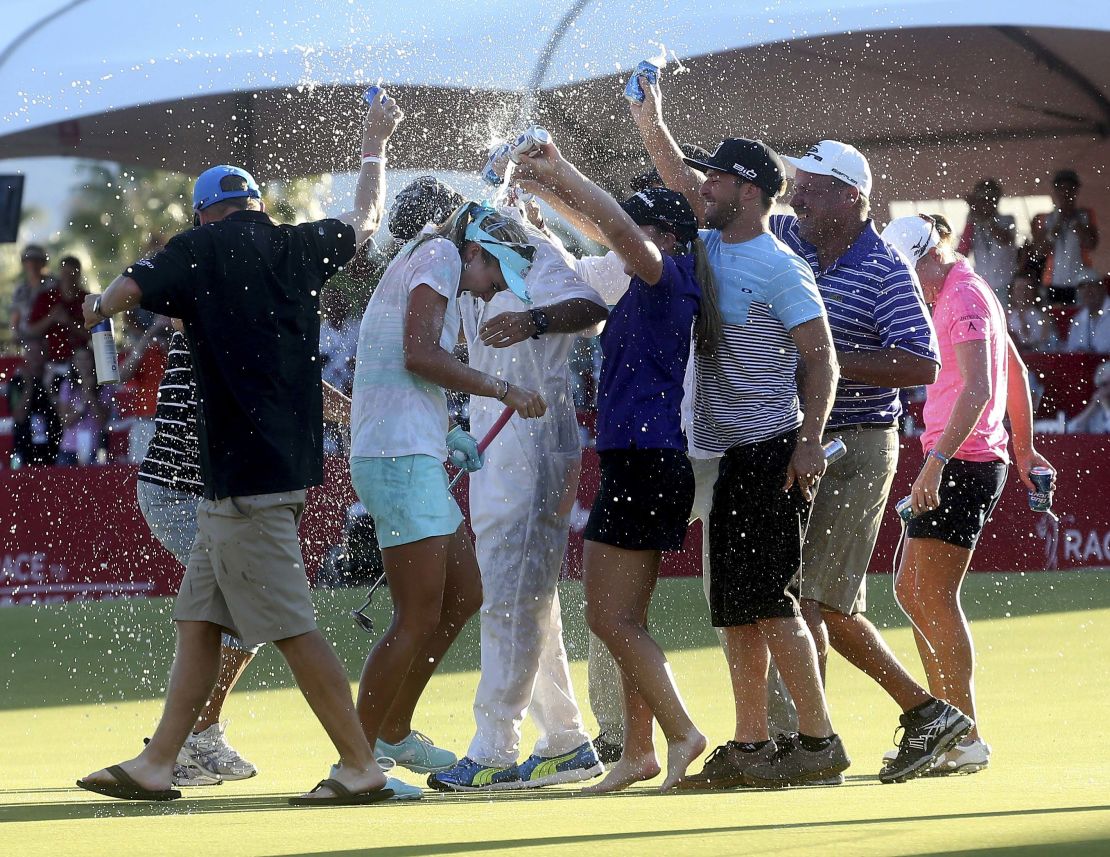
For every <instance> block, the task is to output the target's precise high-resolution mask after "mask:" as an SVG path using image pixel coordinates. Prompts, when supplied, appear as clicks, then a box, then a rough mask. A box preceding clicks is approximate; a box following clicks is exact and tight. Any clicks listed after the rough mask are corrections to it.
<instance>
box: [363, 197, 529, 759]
mask: <svg viewBox="0 0 1110 857" xmlns="http://www.w3.org/2000/svg"><path fill="white" fill-rule="evenodd" d="M534 252H535V248H534V247H533V246H532V245H531V244H530V243H529V241H528V236H527V233H525V231H524V229H523V228H522V227H521V226H520V224H519V223H517V222H515V221H513V220H512V219H511V218H507V217H505V216H504V215H501V214H499V213H498V212H496V211H495V210H494V209H491V208H487V207H485V206H481V205H479V204H477V203H473V202H471V203H466V204H464V205H462V206H461V207H459V208H458V209H457V210H456V211H455V213H454V214H453V215H452V216H451V218H450V219H449V220H448V221H447V222H446V223H444V224H443V225H442V226H440V227H438V228H429V229H426V230H425V231H424V232H423V233H421V234H420V235H418V236H417V237H416V238H415V239H414V240H413V241H412V242H411V243H410V244H409V245H408V246H407V247H406V248H404V249H403V250H401V252H400V253H398V254H397V256H396V258H395V259H394V260H393V261H392V263H390V265H389V267H388V268H387V269H386V271H385V273H384V274H383V275H382V278H381V281H380V282H379V284H378V287H377V289H376V290H375V291H374V296H373V298H371V300H370V303H369V305H368V306H367V307H366V313H365V315H364V316H363V319H362V325H361V327H360V329H359V337H358V353H357V359H356V367H355V383H354V392H353V394H352V397H351V399H352V414H351V479H352V482H353V483H354V487H355V491H356V492H357V493H358V496H359V499H360V500H361V501H362V502H363V504H364V505H365V506H366V509H367V511H368V512H369V513H370V515H371V516H372V517H373V518H374V522H375V525H376V528H377V536H378V544H379V546H380V547H381V551H382V562H383V564H384V566H385V574H386V579H387V581H388V583H389V589H390V593H391V594H392V597H393V622H392V624H391V625H390V627H389V629H388V630H387V631H386V633H385V634H384V635H383V636H382V637H381V639H380V640H378V642H377V644H376V645H375V646H374V648H373V649H372V650H371V651H370V654H369V656H368V657H367V659H366V665H365V666H364V668H363V672H362V680H361V682H360V685H359V693H358V702H357V708H358V714H359V718H360V720H361V721H362V727H363V729H364V731H365V732H366V736H367V738H368V739H369V740H370V741H371V742H372V743H374V742H376V744H375V751H376V755H378V756H388V757H390V758H392V759H394V760H395V761H396V762H397V763H398V764H401V765H404V766H405V767H408V768H409V769H410V770H414V771H417V772H419V773H431V772H433V771H438V770H443V769H444V768H447V767H450V766H451V765H453V764H454V763H455V761H456V758H455V755H454V754H453V753H451V752H449V751H446V750H441V749H439V748H437V747H434V746H433V745H432V744H431V742H430V741H429V740H428V739H427V738H425V737H424V736H422V735H421V734H420V733H417V732H413V731H412V725H411V723H410V722H409V721H410V719H411V715H412V711H413V709H414V707H415V705H416V702H417V700H418V699H419V697H420V694H421V693H422V692H423V690H424V687H425V686H426V684H427V682H428V680H429V679H430V678H431V676H432V673H433V672H434V670H435V668H436V666H438V664H439V663H440V661H441V660H442V658H443V655H444V653H445V652H446V651H447V649H448V648H449V647H450V645H451V643H452V642H453V641H454V639H455V637H456V636H457V635H458V633H459V631H460V630H462V627H463V625H464V624H465V623H466V621H467V620H468V619H469V618H470V617H471V616H473V615H474V613H476V612H477V611H478V608H479V607H480V606H481V602H482V585H481V579H480V577H479V574H478V564H477V561H476V560H475V558H474V546H473V545H472V544H471V542H470V538H469V536H468V535H467V533H466V530H465V527H464V526H463V516H462V513H461V512H460V511H459V507H458V504H457V503H456V502H455V500H454V498H453V497H452V496H451V494H450V491H449V490H448V485H447V474H446V471H445V470H444V468H443V461H444V459H446V458H447V454H448V449H449V448H450V449H451V450H452V451H456V450H457V451H459V452H461V453H462V454H463V456H465V459H466V463H465V467H466V468H467V469H468V470H477V469H479V468H480V467H481V466H482V462H481V458H480V456H479V454H478V450H477V444H476V442H475V440H474V438H473V437H471V436H470V435H469V434H468V433H466V432H465V431H463V429H462V428H460V427H458V426H455V427H454V428H451V429H450V432H448V428H449V425H448V417H447V403H446V398H445V395H444V389H451V390H459V391H461V392H465V393H470V394H471V395H472V396H487V397H491V398H495V399H498V400H499V401H501V402H504V403H505V405H507V406H509V407H511V408H513V410H514V411H516V413H517V414H518V415H519V416H521V417H524V418H531V417H540V416H543V414H544V412H545V410H546V409H547V406H546V404H545V403H544V400H543V399H542V398H541V397H540V395H539V394H538V393H535V392H532V391H530V390H525V389H522V388H520V387H516V386H514V385H512V384H509V383H507V382H506V381H503V380H500V379H498V378H494V377H492V376H490V375H486V374H485V373H483V372H478V371H476V370H474V369H471V368H470V367H469V366H467V365H465V364H463V363H461V362H459V361H458V360H457V359H456V358H455V357H454V356H453V354H452V350H453V349H454V347H455V345H456V344H457V343H458V341H459V306H458V298H459V295H460V294H461V293H462V292H470V294H472V295H473V296H475V297H478V298H481V299H482V300H485V301H489V300H490V299H492V298H493V296H494V295H495V294H497V293H498V292H501V291H504V290H505V289H509V290H511V291H512V292H513V293H514V294H516V295H517V296H518V297H519V298H521V300H523V301H528V294H527V291H526V289H525V286H524V276H525V275H526V274H527V272H528V269H529V267H530V266H531V260H532V256H533V254H534Z"/></svg>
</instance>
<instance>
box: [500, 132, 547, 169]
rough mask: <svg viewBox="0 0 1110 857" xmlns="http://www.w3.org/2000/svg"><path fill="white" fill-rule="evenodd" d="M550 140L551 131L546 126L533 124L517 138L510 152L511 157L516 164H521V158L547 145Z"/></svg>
mask: <svg viewBox="0 0 1110 857" xmlns="http://www.w3.org/2000/svg"><path fill="white" fill-rule="evenodd" d="M550 142H551V133H550V132H549V131H548V130H547V129H546V128H541V127H540V126H539V125H532V126H531V127H530V128H528V129H527V130H526V131H524V133H522V134H521V135H520V136H518V137H517V138H516V141H515V142H514V143H513V146H512V149H511V150H510V152H509V159H510V160H511V161H512V162H513V163H514V164H519V163H520V159H521V158H523V157H524V156H525V155H527V154H528V153H529V152H531V151H533V150H535V149H538V148H539V147H540V146H545V145H547V144H548V143H550Z"/></svg>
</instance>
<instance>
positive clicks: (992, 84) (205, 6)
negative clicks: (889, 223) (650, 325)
mask: <svg viewBox="0 0 1110 857" xmlns="http://www.w3.org/2000/svg"><path fill="white" fill-rule="evenodd" d="M34 8H35V9H36V10H37V14H36V15H35V16H32V17H31V18H29V19H28V21H27V22H26V26H25V27H24V28H23V29H22V30H12V31H10V32H11V35H10V41H9V42H8V43H7V44H6V45H4V44H3V43H0V158H6V157H20V156H29V155H58V154H69V155H74V156H80V157H89V158H103V159H111V160H116V161H120V162H123V163H132V164H143V165H149V166H162V167H167V168H174V169H183V170H187V171H196V170H199V169H201V168H203V167H205V166H207V165H209V164H211V163H213V162H217V161H237V162H241V163H244V164H247V165H248V166H250V167H252V168H253V169H254V170H255V171H256V172H257V173H258V174H259V175H260V176H261V177H278V176H282V175H303V174H311V173H315V172H323V171H330V170H339V169H351V168H353V166H354V165H355V163H356V157H355V156H356V154H357V145H358V144H357V140H358V126H359V121H360V115H361V106H360V104H359V101H358V97H357V95H358V91H359V89H360V88H361V87H362V85H364V84H365V83H367V82H373V81H376V80H377V79H379V78H381V79H382V80H383V81H384V83H385V85H386V86H387V87H389V88H390V89H391V90H392V91H393V92H394V93H395V94H396V95H397V97H398V99H399V100H400V101H401V102H402V104H403V106H404V107H405V110H406V113H407V114H408V120H407V121H406V122H405V123H404V125H403V126H402V130H401V132H400V133H399V135H398V138H397V140H396V145H395V146H394V147H393V151H392V153H391V154H392V164H393V165H394V166H409V167H425V168H433V169H434V168H442V169H446V168H456V169H457V168H465V169H473V168H476V167H477V166H478V165H479V161H480V159H481V157H482V150H483V149H484V147H485V146H486V145H487V143H488V142H489V140H490V138H491V136H492V135H493V134H495V133H500V132H504V131H506V130H508V128H509V126H511V125H513V124H515V123H517V122H518V121H519V120H520V118H521V115H522V113H523V112H528V114H529V115H530V116H531V117H533V118H535V119H536V120H537V121H540V122H543V123H544V124H546V125H548V127H550V128H551V129H552V130H553V132H554V133H555V135H556V139H557V140H558V141H560V142H561V144H562V145H563V148H564V149H566V150H567V151H568V152H569V153H570V154H571V155H572V156H573V157H575V158H576V159H577V160H578V161H579V162H581V163H582V165H583V166H584V167H585V168H586V169H587V170H590V171H592V172H593V173H594V174H595V175H597V176H599V177H601V178H603V179H608V180H610V181H612V182H613V183H614V184H616V183H618V182H619V180H621V179H623V178H625V177H627V175H628V174H629V173H631V172H633V171H635V170H636V169H638V168H639V165H640V162H641V160H642V157H643V153H642V150H641V149H640V147H639V145H638V141H637V140H636V137H635V134H634V133H633V130H632V126H631V123H630V122H629V119H628V111H627V109H626V107H625V105H624V102H623V99H622V98H621V86H622V84H623V78H624V77H625V76H626V75H627V73H628V70H629V69H631V68H632V66H634V65H635V63H636V62H637V61H638V60H640V59H642V58H643V57H644V56H645V55H646V54H648V53H650V52H654V48H653V46H652V45H651V44H650V42H653V41H654V42H664V43H666V45H667V47H668V48H669V49H672V50H673V51H675V52H676V53H677V55H678V56H679V57H681V58H682V60H683V63H684V64H685V66H686V67H687V69H688V71H686V72H685V73H683V74H680V75H677V76H675V77H674V78H673V79H671V78H668V79H667V80H666V81H665V86H666V98H667V104H666V108H667V115H668V119H669V121H670V124H671V125H672V128H673V129H674V130H675V132H676V135H677V136H678V137H679V138H680V139H683V140H689V141H691V142H700V143H702V144H703V145H706V146H709V147H712V146H713V145H714V144H715V142H716V141H717V140H718V139H720V138H721V137H722V136H727V135H748V136H756V135H758V136H761V137H763V138H764V139H766V140H767V141H768V142H770V143H772V145H774V146H776V147H777V148H780V149H782V150H783V151H785V152H793V151H797V150H799V149H802V148H805V147H806V146H808V145H809V143H811V142H812V141H814V140H816V139H821V138H823V137H835V138H839V139H844V140H849V141H852V142H855V143H856V144H857V145H860V146H861V148H863V149H864V150H865V151H866V152H867V153H868V155H869V156H870V157H871V159H872V163H873V167H874V168H875V172H876V174H877V176H879V180H878V182H877V191H878V194H879V195H880V196H881V197H885V198H935V197H938V196H943V195H953V194H959V193H963V192H964V191H966V189H967V187H968V185H969V184H970V183H971V182H972V181H974V179H976V178H978V177H979V176H981V175H987V174H991V175H998V176H1000V177H1001V178H1002V179H1003V181H1004V183H1005V184H1006V187H1007V190H1008V191H1009V192H1012V193H1033V192H1037V191H1038V189H1041V188H1043V182H1044V180H1045V179H1046V178H1047V177H1048V176H1049V175H1050V173H1051V171H1052V170H1053V169H1054V168H1055V167H1058V166H1064V165H1069V166H1075V167H1076V168H1078V169H1079V170H1080V172H1081V174H1082V175H1083V177H1084V179H1085V182H1086V187H1085V194H1086V196H1087V199H1088V200H1090V199H1092V198H1094V199H1097V200H1100V201H1110V172H1108V170H1107V168H1108V167H1110V144H1108V136H1107V135H1108V134H1110V3H1106V2H1104V0H1099V2H1070V3H1057V4H1047V3H1044V2H1028V0H1015V1H1014V2H996V0H985V2H982V1H981V2H977V3H974V4H973V3H968V2H966V0H963V2H956V0H891V2H887V3H876V2H863V0H823V2H814V0H793V2H763V3H760V4H742V5H741V4H737V3H735V1H734V0H732V2H727V0H724V2H722V0H672V2H659V3H654V4H631V3H629V2H627V0H622V2H616V0H577V2H572V0H540V2H536V3H528V4H521V3H518V2H514V3H510V2H506V0H487V2H482V3H474V2H448V0H425V2H423V3H421V4H419V6H416V7H414V6H413V5H412V4H407V3H404V4H402V3H394V4H382V3H372V4H371V3H363V2H347V0H315V2H313V3H311V4H309V3H303V2H296V0H269V1H268V2H253V1H251V2H248V0H237V2H235V3H227V2H226V0H225V2H220V3H217V2H213V0H193V2H190V3H188V4H171V3H149V2H146V3H139V2H136V0H111V2H108V0H76V2H68V3H57V2H54V3H53V7H52V5H51V4H50V3H49V2H48V3H46V4H45V5H44V4H42V3H38V4H35V6H34ZM1107 208H1110V206H1108V207H1107ZM1108 243H1110V242H1108Z"/></svg>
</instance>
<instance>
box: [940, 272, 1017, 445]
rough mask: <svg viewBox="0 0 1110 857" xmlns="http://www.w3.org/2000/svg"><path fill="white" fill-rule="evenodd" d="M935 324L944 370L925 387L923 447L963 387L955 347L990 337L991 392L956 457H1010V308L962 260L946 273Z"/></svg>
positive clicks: (945, 422) (944, 423)
mask: <svg viewBox="0 0 1110 857" xmlns="http://www.w3.org/2000/svg"><path fill="white" fill-rule="evenodd" d="M933 326H934V327H935V328H936V331H937V342H938V344H939V345H940V374H939V375H938V376H937V380H936V383H934V384H932V385H931V386H929V387H926V391H927V393H928V398H927V399H926V400H925V412H924V417H925V433H924V434H922V435H921V446H922V448H923V449H924V450H925V452H926V453H927V452H928V451H929V450H930V449H932V448H933V446H935V445H936V442H937V440H938V439H939V438H940V436H941V434H942V433H943V432H944V429H945V427H946V426H947V425H948V419H949V417H950V416H951V415H952V408H953V407H954V406H955V404H956V398H957V397H958V396H959V394H960V391H961V390H963V388H964V383H963V378H961V377H960V367H959V365H958V364H957V362H956V346H957V345H959V344H960V343H961V342H972V341H974V340H986V342H987V352H988V353H989V355H990V370H989V371H990V374H991V382H992V383H991V389H992V390H993V395H992V396H991V400H990V402H989V403H988V404H987V407H986V410H984V411H983V415H982V416H981V417H980V418H979V424H978V425H976V426H975V429H974V430H973V431H972V432H971V434H970V435H969V436H968V439H967V440H965V441H964V444H963V446H961V447H960V449H959V451H958V452H957V453H956V458H962V459H964V460H965V461H1006V462H1009V460H1010V456H1009V453H1008V452H1007V444H1008V443H1009V440H1010V436H1009V434H1008V433H1007V432H1006V427H1005V426H1004V425H1003V420H1004V419H1005V417H1006V384H1007V374H1008V373H1007V365H1008V355H1007V351H1006V313H1005V311H1004V310H1003V309H1002V304H1000V303H999V302H998V298H996V297H995V296H994V292H993V291H992V290H991V287H990V286H989V285H987V283H986V281H985V280H984V279H983V278H982V277H980V276H979V275H978V274H976V273H975V271H974V270H972V268H971V265H970V264H968V262H967V260H965V259H960V260H959V261H957V262H956V264H955V265H954V266H953V267H952V270H951V271H949V272H948V276H947V277H946V278H945V280H944V286H943V287H942V288H941V290H940V296H939V297H938V298H937V303H936V306H935V307H934V308H933Z"/></svg>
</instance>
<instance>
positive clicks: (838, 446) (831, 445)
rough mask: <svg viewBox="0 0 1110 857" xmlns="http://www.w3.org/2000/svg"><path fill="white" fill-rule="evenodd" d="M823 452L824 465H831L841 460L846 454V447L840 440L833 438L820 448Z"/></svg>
mask: <svg viewBox="0 0 1110 857" xmlns="http://www.w3.org/2000/svg"><path fill="white" fill-rule="evenodd" d="M822 448H823V449H824V450H825V463H826V464H832V463H833V462H834V461H836V460H837V459H838V458H843V457H844V455H845V454H846V453H847V452H848V447H846V446H845V445H844V441H842V440H841V439H840V438H834V439H833V440H830V441H829V442H828V443H826V444H825V445H824V447H822Z"/></svg>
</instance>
